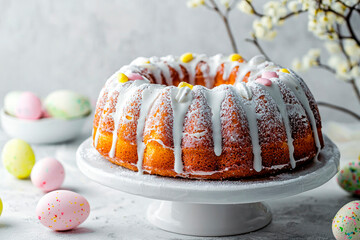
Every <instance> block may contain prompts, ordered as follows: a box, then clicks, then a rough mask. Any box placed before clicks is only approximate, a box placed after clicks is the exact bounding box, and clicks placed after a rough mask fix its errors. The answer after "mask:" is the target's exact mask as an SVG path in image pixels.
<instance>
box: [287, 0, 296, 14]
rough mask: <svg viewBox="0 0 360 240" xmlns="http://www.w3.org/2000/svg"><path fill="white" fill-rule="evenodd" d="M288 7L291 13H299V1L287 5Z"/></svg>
mask: <svg viewBox="0 0 360 240" xmlns="http://www.w3.org/2000/svg"><path fill="white" fill-rule="evenodd" d="M287 7H288V9H289V10H290V11H292V12H297V11H298V7H299V3H298V1H291V2H289V3H288V4H287Z"/></svg>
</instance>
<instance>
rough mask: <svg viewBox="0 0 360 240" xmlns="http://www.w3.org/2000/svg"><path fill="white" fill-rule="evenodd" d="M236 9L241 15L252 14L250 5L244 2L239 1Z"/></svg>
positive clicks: (242, 0) (243, 0)
mask: <svg viewBox="0 0 360 240" xmlns="http://www.w3.org/2000/svg"><path fill="white" fill-rule="evenodd" d="M237 8H238V9H239V10H240V11H241V12H243V13H246V14H254V11H253V9H252V7H251V6H250V4H249V3H248V2H247V1H245V0H241V1H240V2H239V3H238V5H237Z"/></svg>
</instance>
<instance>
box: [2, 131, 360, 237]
mask: <svg viewBox="0 0 360 240" xmlns="http://www.w3.org/2000/svg"><path fill="white" fill-rule="evenodd" d="M88 129H89V128H88ZM332 129H334V128H332ZM333 132H334V131H333ZM89 134H90V133H89V132H88V131H87V132H84V134H83V135H82V136H81V137H79V138H78V139H77V140H75V141H72V142H68V143H63V144H59V145H34V146H33V148H34V150H35V154H36V157H37V159H41V158H42V157H45V156H55V157H57V158H58V159H59V160H60V161H61V162H62V163H63V164H64V167H65V170H66V178H65V183H64V185H63V188H64V189H69V190H73V191H76V192H78V193H80V194H82V195H83V196H85V197H86V198H87V199H88V201H89V203H90V205H91V213H90V216H89V218H88V219H87V220H86V221H85V222H84V223H83V224H82V225H80V227H78V228H77V229H75V230H73V231H69V232H53V231H51V230H50V229H47V228H45V227H44V226H42V225H41V224H40V223H39V221H38V220H37V218H36V215H35V207H36V204H37V202H38V200H39V199H40V198H41V197H42V196H43V193H42V192H41V191H40V190H38V189H36V188H35V187H34V186H33V185H32V184H31V181H30V180H18V179H15V178H14V177H13V176H11V175H10V174H9V173H7V172H6V170H5V169H4V168H3V166H2V164H1V167H0V176H1V181H0V197H1V198H2V200H3V203H4V211H3V214H2V216H1V217H0V239H14V240H20V239H28V240H35V239H36V240H38V239H40V240H41V239H86V240H90V239H173V240H175V239H215V238H197V237H191V236H182V235H177V234H173V233H169V232H165V231H162V230H160V229H158V228H156V227H153V226H152V225H150V224H149V223H148V222H147V220H146V218H145V210H146V207H147V206H148V204H149V203H150V201H151V200H149V199H145V198H142V197H137V196H132V195H129V194H126V193H122V192H119V191H116V190H113V189H110V188H107V187H104V186H101V185H99V184H97V183H94V182H92V181H90V180H89V179H88V178H86V177H85V176H84V175H82V174H81V173H80V171H79V169H78V168H77V166H76V164H75V151H76V149H77V146H78V145H79V144H80V143H81V142H82V141H83V140H84V139H85V138H87V137H88V136H89ZM333 136H335V135H334V134H333ZM7 140H8V137H7V136H6V135H5V134H4V133H3V131H2V130H0V148H2V147H3V145H4V144H5V142H6V141H7ZM337 140H341V138H339V139H337ZM341 141H342V142H339V143H340V144H341V145H342V146H343V145H345V143H344V139H342V140H341ZM357 141H358V140H357ZM347 144H348V142H347ZM354 154H355V153H354ZM356 154H357V153H356ZM348 157H351V158H352V157H353V155H349V156H348ZM346 161H348V159H342V164H344V162H346ZM354 199H355V198H354V197H351V196H349V195H348V194H347V193H346V192H344V191H343V190H342V189H340V187H339V186H338V185H337V184H336V179H334V178H333V179H332V180H330V181H329V182H328V183H326V184H325V185H323V186H321V187H319V188H317V189H314V190H311V191H308V192H305V193H302V194H299V195H297V196H293V197H288V198H285V199H279V200H272V201H268V204H269V205H270V207H271V209H272V213H273V221H272V222H271V224H270V225H268V226H267V227H265V228H263V229H261V230H260V231H257V232H253V233H249V234H244V235H240V236H231V237H224V238H220V239H226V240H227V239H229V240H230V239H231V240H233V239H284V240H285V239H286V240H288V239H332V233H331V220H332V218H333V217H334V215H335V214H336V212H337V211H338V209H340V207H341V206H343V205H344V204H345V203H347V202H349V201H351V200H354Z"/></svg>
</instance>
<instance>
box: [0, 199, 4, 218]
mask: <svg viewBox="0 0 360 240" xmlns="http://www.w3.org/2000/svg"><path fill="white" fill-rule="evenodd" d="M2 210H3V203H2V200H1V198H0V216H1V213H2Z"/></svg>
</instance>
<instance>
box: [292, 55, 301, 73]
mask: <svg viewBox="0 0 360 240" xmlns="http://www.w3.org/2000/svg"><path fill="white" fill-rule="evenodd" d="M291 65H292V68H293V69H294V70H296V71H301V70H303V69H302V64H301V61H300V59H299V58H295V59H294V60H293V62H292V64H291Z"/></svg>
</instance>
